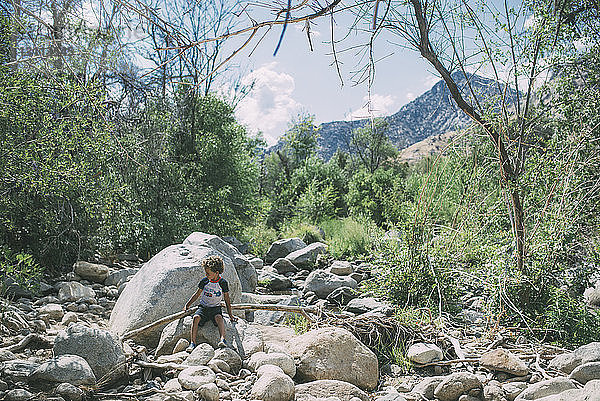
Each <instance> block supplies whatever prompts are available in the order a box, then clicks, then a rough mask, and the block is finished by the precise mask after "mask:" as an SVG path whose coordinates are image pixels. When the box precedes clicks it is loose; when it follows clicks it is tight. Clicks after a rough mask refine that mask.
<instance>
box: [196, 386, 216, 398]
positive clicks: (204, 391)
mask: <svg viewBox="0 0 600 401" xmlns="http://www.w3.org/2000/svg"><path fill="white" fill-rule="evenodd" d="M196 394H198V396H199V397H200V399H201V400H203V401H219V388H218V387H217V385H216V384H215V383H207V384H203V385H201V386H200V387H198V389H197V390H196Z"/></svg>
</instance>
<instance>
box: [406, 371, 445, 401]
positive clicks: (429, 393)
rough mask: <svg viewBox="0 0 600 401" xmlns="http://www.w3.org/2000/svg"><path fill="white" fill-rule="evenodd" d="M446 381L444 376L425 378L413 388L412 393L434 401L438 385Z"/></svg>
mask: <svg viewBox="0 0 600 401" xmlns="http://www.w3.org/2000/svg"><path fill="white" fill-rule="evenodd" d="M443 380H444V376H431V377H425V378H424V379H423V380H421V381H420V382H419V383H417V385H416V386H414V387H413V389H412V391H411V393H413V394H418V395H419V398H420V397H425V399H428V400H432V399H433V397H434V395H433V393H434V391H435V389H436V387H437V386H438V384H440V383H441V382H442V381H443Z"/></svg>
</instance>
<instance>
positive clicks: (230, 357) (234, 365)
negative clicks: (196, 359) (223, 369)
mask: <svg viewBox="0 0 600 401" xmlns="http://www.w3.org/2000/svg"><path fill="white" fill-rule="evenodd" d="M214 359H219V360H221V361H225V362H226V363H227V365H229V367H230V368H231V372H232V373H235V374H238V372H239V371H240V369H242V358H241V357H240V355H239V354H238V353H237V352H235V351H234V350H232V349H231V348H219V349H218V350H216V351H215V356H214V357H213V360H214Z"/></svg>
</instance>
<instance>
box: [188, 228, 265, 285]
mask: <svg viewBox="0 0 600 401" xmlns="http://www.w3.org/2000/svg"><path fill="white" fill-rule="evenodd" d="M183 245H192V246H198V247H202V246H204V247H208V248H211V249H214V250H215V251H217V252H220V253H221V254H222V255H224V256H227V257H228V258H229V259H230V260H231V262H232V263H233V267H234V268H235V271H236V272H237V274H238V278H239V281H240V285H241V286H242V291H244V292H254V290H255V289H256V281H257V276H256V269H255V268H254V265H253V264H251V263H250V262H249V261H248V259H247V258H246V257H245V256H244V255H242V253H241V252H240V251H239V250H238V249H237V248H236V247H235V246H233V245H231V244H228V243H227V242H225V241H224V240H222V239H221V238H220V237H218V236H216V235H213V234H206V233H200V232H195V233H192V234H190V235H189V236H188V237H187V238H186V239H185V240H184V241H183ZM230 295H231V294H230Z"/></svg>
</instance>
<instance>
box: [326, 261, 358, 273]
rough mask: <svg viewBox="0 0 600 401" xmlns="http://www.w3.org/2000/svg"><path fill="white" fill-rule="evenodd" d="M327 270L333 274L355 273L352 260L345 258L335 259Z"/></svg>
mask: <svg viewBox="0 0 600 401" xmlns="http://www.w3.org/2000/svg"><path fill="white" fill-rule="evenodd" d="M327 271H328V272H329V273H332V274H337V275H338V276H348V275H350V274H352V273H354V268H353V267H352V263H350V262H347V261H345V260H335V261H334V262H333V263H332V264H331V266H329V269H327Z"/></svg>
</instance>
